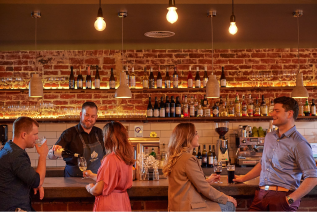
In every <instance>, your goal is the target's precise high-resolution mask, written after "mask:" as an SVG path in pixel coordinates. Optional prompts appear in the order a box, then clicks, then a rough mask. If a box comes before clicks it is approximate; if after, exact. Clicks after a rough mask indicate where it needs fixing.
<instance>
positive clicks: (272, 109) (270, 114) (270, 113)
mask: <svg viewBox="0 0 317 213" xmlns="http://www.w3.org/2000/svg"><path fill="white" fill-rule="evenodd" d="M299 106H300V104H299ZM302 106H303V105H302ZM302 109H303V108H302ZM273 111H274V101H273V99H272V100H271V105H270V106H269V116H272V114H273ZM303 113H304V111H303V110H302V115H303ZM298 115H299V114H298Z"/></svg>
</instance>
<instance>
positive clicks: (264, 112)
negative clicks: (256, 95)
mask: <svg viewBox="0 0 317 213" xmlns="http://www.w3.org/2000/svg"><path fill="white" fill-rule="evenodd" d="M261 116H267V105H266V103H265V100H264V95H262V103H261Z"/></svg>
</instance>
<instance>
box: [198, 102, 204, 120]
mask: <svg viewBox="0 0 317 213" xmlns="http://www.w3.org/2000/svg"><path fill="white" fill-rule="evenodd" d="M203 115H204V110H203V108H202V107H201V104H199V105H198V109H197V117H203Z"/></svg>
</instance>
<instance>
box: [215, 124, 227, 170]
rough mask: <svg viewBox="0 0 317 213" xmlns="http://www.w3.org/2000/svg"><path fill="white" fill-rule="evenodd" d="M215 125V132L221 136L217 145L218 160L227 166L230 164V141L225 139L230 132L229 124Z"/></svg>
mask: <svg viewBox="0 0 317 213" xmlns="http://www.w3.org/2000/svg"><path fill="white" fill-rule="evenodd" d="M215 125H216V128H215V130H216V132H217V133H218V134H219V139H218V140H217V144H216V155H217V159H218V161H222V166H226V164H227V162H229V150H228V140H227V139H226V138H225V135H226V133H227V132H228V131H229V122H228V121H222V122H217V123H215Z"/></svg>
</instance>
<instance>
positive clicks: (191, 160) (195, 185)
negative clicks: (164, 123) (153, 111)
mask: <svg viewBox="0 0 317 213" xmlns="http://www.w3.org/2000/svg"><path fill="white" fill-rule="evenodd" d="M198 138H199V136H198V134H197V131H196V129H195V126H194V124H192V123H181V124H178V125H177V126H176V127H175V129H174V130H173V133H172V135H171V137H170V140H169V143H168V162H167V164H166V166H165V167H164V170H163V172H164V174H165V175H166V176H168V184H169V187H168V210H169V211H182V212H185V211H218V212H219V211H231V212H232V211H235V207H236V206H237V201H236V200H235V199H234V198H233V197H230V196H227V195H225V194H224V193H222V192H220V191H218V190H216V189H215V188H213V187H212V186H210V183H211V182H213V181H214V180H215V179H218V178H219V177H220V176H219V175H215V174H213V175H211V176H210V177H209V178H208V179H207V180H206V179H205V177H204V173H203V171H202V169H201V167H200V166H199V163H198V159H197V158H196V157H195V156H193V155H192V154H191V152H192V150H193V148H194V147H198V146H199V143H198Z"/></svg>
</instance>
